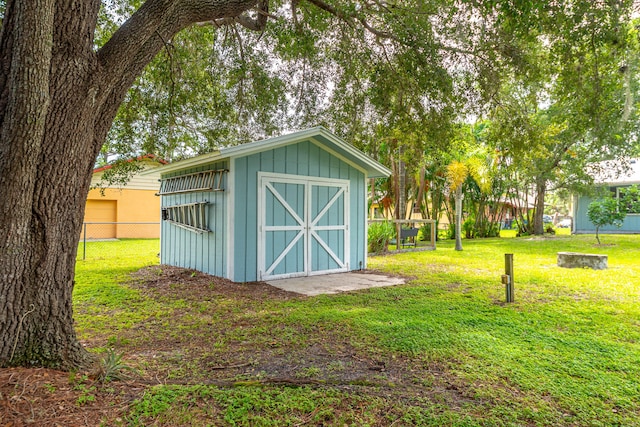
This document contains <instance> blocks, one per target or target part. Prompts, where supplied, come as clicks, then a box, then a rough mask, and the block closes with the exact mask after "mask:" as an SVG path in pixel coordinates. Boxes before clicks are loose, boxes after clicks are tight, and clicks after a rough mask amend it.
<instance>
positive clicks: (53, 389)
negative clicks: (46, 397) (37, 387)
mask: <svg viewBox="0 0 640 427" xmlns="http://www.w3.org/2000/svg"><path fill="white" fill-rule="evenodd" d="M42 387H43V388H44V389H45V390H47V391H48V392H49V393H55V392H56V386H55V385H53V384H49V383H45V384H42Z"/></svg>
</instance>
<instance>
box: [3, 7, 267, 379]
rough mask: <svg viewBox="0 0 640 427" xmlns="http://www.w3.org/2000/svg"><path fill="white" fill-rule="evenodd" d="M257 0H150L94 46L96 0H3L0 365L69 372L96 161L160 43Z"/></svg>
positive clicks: (82, 356) (75, 353)
mask: <svg viewBox="0 0 640 427" xmlns="http://www.w3.org/2000/svg"><path fill="white" fill-rule="evenodd" d="M256 3H257V0H246V1H241V0H220V1H215V0H211V1H208V2H202V1H199V0H183V1H181V2H180V1H170V0H147V1H146V2H145V3H144V4H143V6H142V7H141V8H140V9H139V10H138V11H137V12H136V13H135V14H134V16H133V17H132V18H131V19H129V21H127V23H126V24H124V25H123V26H122V27H121V28H120V29H119V30H118V31H117V32H116V33H115V34H114V36H113V37H112V39H111V40H110V41H109V43H107V44H106V45H105V46H104V48H103V49H101V50H100V51H99V52H95V51H94V46H93V34H94V31H95V26H96V19H97V14H98V10H99V7H100V0H83V1H80V0H66V1H64V0H57V1H54V0H31V1H21V0H9V1H7V4H6V10H5V19H4V21H3V23H2V29H1V30H0V194H1V196H0V217H1V218H2V221H1V222H0V366H11V365H22V366H28V365H36V366H49V367H58V368H63V369H70V368H75V367H79V366H84V365H86V364H88V363H89V362H90V361H91V359H92V358H91V357H90V356H89V353H88V352H87V351H86V350H85V349H84V348H83V347H82V345H81V344H80V343H79V342H78V340H77V338H76V334H75V331H74V327H73V310H72V299H71V297H72V292H73V285H74V269H75V258H76V251H77V248H78V241H79V236H80V231H81V227H82V220H83V216H84V206H85V203H86V198H87V192H88V189H89V185H90V181H91V175H92V170H93V164H94V161H95V159H96V156H97V154H98V152H99V150H100V147H101V145H102V142H103V141H104V138H105V136H106V134H107V132H108V130H109V127H110V126H111V123H112V121H113V118H114V117H115V114H116V111H117V108H118V106H119V104H120V103H121V102H122V99H123V98H124V96H125V94H126V92H127V89H128V88H129V87H130V86H131V84H132V83H133V81H134V80H135V78H136V77H137V76H138V75H139V74H140V73H141V72H142V70H143V69H144V67H145V65H146V64H147V63H148V62H149V61H150V60H151V59H152V58H153V57H154V56H155V54H156V53H157V52H158V51H159V50H160V49H161V48H162V47H163V46H164V43H165V42H166V41H167V40H170V39H171V37H173V35H174V34H175V33H176V32H177V31H179V30H180V29H182V28H184V27H185V26H186V25H188V24H190V23H192V22H196V21H199V20H212V19H219V18H224V17H233V16H237V15H238V14H239V13H241V12H243V11H245V10H247V9H249V8H251V7H253V6H254V5H255V4H256Z"/></svg>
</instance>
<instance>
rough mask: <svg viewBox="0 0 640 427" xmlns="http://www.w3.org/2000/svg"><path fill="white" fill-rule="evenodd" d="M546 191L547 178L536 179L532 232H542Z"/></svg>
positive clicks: (540, 233) (539, 234) (538, 233)
mask: <svg viewBox="0 0 640 427" xmlns="http://www.w3.org/2000/svg"><path fill="white" fill-rule="evenodd" d="M546 192H547V180H546V179H545V178H544V177H539V178H538V179H536V210H535V213H534V217H533V234H535V235H536V236H542V235H543V234H544V217H543V216H544V199H545V196H546Z"/></svg>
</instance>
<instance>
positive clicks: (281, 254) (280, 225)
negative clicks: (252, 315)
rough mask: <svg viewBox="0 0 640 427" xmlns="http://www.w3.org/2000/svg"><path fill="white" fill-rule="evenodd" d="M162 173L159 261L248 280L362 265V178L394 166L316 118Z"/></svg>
mask: <svg viewBox="0 0 640 427" xmlns="http://www.w3.org/2000/svg"><path fill="white" fill-rule="evenodd" d="M160 173H161V184H160V193H159V194H160V196H161V198H162V200H161V208H162V226H161V239H160V240H161V249H160V258H161V263H162V264H168V265H174V266H178V267H184V268H191V269H195V270H198V271H202V272H205V273H209V274H212V275H216V276H220V277H225V278H228V279H230V280H232V281H234V282H248V281H255V280H270V279H278V278H287V277H298V276H309V275H316V274H328V273H338V272H346V271H351V270H360V269H363V268H366V263H367V183H368V179H369V178H376V177H385V176H389V175H390V174H391V171H390V170H389V169H387V168H386V167H384V166H383V165H381V164H380V163H378V162H376V161H375V160H373V159H371V158H369V157H368V156H366V155H365V154H364V153H362V152H361V151H359V150H357V149H356V148H354V147H353V146H352V145H350V144H348V143H346V142H345V141H343V140H342V139H340V138H338V137H337V136H336V135H334V134H332V133H331V132H329V131H328V130H326V129H324V128H323V127H315V128H311V129H307V130H303V131H300V132H295V133H291V134H288V135H283V136H279V137H276V138H271V139H266V140H263V141H256V142H251V143H247V144H242V145H238V146H234V147H228V148H223V149H220V150H219V151H217V152H214V153H210V154H205V155H202V156H198V157H194V158H191V159H187V160H183V161H179V162H176V163H173V164H170V165H167V166H163V167H162V169H161V171H160Z"/></svg>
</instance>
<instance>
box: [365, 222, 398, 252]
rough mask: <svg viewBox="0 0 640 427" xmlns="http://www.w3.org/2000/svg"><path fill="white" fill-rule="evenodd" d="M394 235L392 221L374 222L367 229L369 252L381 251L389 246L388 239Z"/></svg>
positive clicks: (384, 250)
mask: <svg viewBox="0 0 640 427" xmlns="http://www.w3.org/2000/svg"><path fill="white" fill-rule="evenodd" d="M394 236H395V229H394V227H393V223H391V222H390V221H384V222H374V223H372V224H370V225H369V228H368V230H367V243H368V247H369V253H374V254H377V253H383V252H386V251H387V248H388V247H389V241H391V239H393V237H394Z"/></svg>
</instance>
